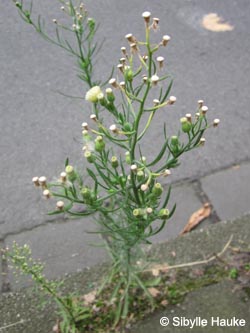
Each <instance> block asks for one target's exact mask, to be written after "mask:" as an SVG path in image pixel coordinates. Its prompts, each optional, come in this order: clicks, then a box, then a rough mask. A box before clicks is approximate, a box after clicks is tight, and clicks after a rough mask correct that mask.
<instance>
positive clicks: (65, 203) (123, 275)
mask: <svg viewBox="0 0 250 333" xmlns="http://www.w3.org/2000/svg"><path fill="white" fill-rule="evenodd" d="M14 2H15V1H14ZM24 2H25V1H20V2H15V5H16V7H17V8H18V12H19V14H20V15H21V17H22V18H23V19H24V21H25V22H27V23H28V24H29V25H31V26H32V27H33V28H34V29H35V30H36V31H37V32H38V33H39V34H40V35H41V36H42V37H43V38H44V39H45V40H47V41H49V42H51V43H53V44H55V45H57V46H59V47H61V48H62V49H64V50H66V51H67V52H68V53H70V54H71V55H72V56H74V57H75V59H76V63H77V65H78V68H79V71H80V72H79V78H80V79H81V80H83V81H84V82H85V83H86V95H85V100H86V104H88V105H90V106H91V107H92V113H91V114H90V119H89V121H88V122H87V120H86V121H85V122H83V124H82V138H83V158H84V159H85V162H84V166H85V170H84V171H79V170H77V169H76V168H75V167H74V166H72V165H71V164H69V161H68V160H66V165H65V170H63V171H62V173H61V174H60V176H59V178H58V180H57V181H53V182H49V181H47V179H46V177H44V176H42V177H34V178H33V183H34V185H35V186H36V187H38V188H41V189H42V192H43V195H44V196H45V197H46V198H48V199H52V200H53V199H56V200H57V202H56V209H55V210H54V211H53V212H50V213H49V214H50V215H55V214H67V215H70V216H73V217H77V218H81V217H86V216H90V215H91V216H94V218H95V220H96V222H97V224H98V226H99V227H98V230H97V231H96V232H97V233H100V234H101V235H102V236H103V240H104V242H105V244H106V248H107V249H108V251H109V253H110V254H111V257H112V260H113V261H112V262H113V264H112V269H111V271H110V274H109V275H108V276H107V277H106V279H105V281H104V283H103V285H102V287H101V288H100V291H99V292H100V293H101V292H102V290H104V289H105V288H106V287H107V286H108V285H109V284H110V283H113V284H114V288H113V293H112V299H113V300H114V302H115V303H116V304H117V309H116V317H115V323H118V322H119V320H120V319H121V318H126V316H127V314H128V312H129V308H130V305H131V302H132V301H133V297H132V295H131V290H132V289H133V290H134V288H138V289H141V290H142V291H143V293H145V295H147V297H148V298H149V300H150V302H151V304H152V306H153V304H154V302H153V298H152V296H151V295H150V293H149V292H148V289H147V286H146V284H145V283H144V281H143V278H142V276H141V274H140V272H141V269H142V268H139V266H138V264H137V260H138V257H140V255H141V253H142V245H143V244H147V243H150V238H151V237H152V236H154V235H156V234H157V233H159V232H161V230H162V229H163V228H164V227H165V225H166V223H167V221H168V220H169V219H170V218H171V217H172V215H173V214H174V211H175V208H176V207H175V205H174V206H173V207H169V198H170V194H171V187H170V185H168V186H163V184H164V182H165V181H164V179H165V177H169V176H170V175H171V169H173V168H176V167H177V166H178V165H179V163H180V162H179V157H180V156H181V155H183V154H184V153H187V152H188V151H190V150H193V149H196V148H200V147H202V146H203V145H204V143H205V138H204V133H205V131H206V130H207V129H208V128H209V127H216V126H218V124H219V119H215V120H214V121H213V122H212V123H209V122H208V120H207V111H208V108H207V106H205V105H204V103H203V100H199V101H198V107H197V109H196V111H195V114H194V115H191V114H186V115H185V116H183V117H182V118H181V119H180V127H179V128H178V129H177V130H176V132H177V133H176V135H175V136H168V135H167V131H166V126H165V125H163V129H162V136H163V144H162V146H161V147H160V149H159V151H158V153H157V154H156V155H155V156H146V154H144V151H143V149H142V145H141V143H142V142H143V140H144V139H145V137H146V136H147V134H148V131H149V129H150V125H151V123H152V120H153V118H154V117H159V120H160V121H163V120H162V119H161V117H162V113H160V112H159V110H161V109H166V111H164V114H166V112H167V109H168V108H171V105H172V104H174V103H175V102H176V97H174V96H170V90H171V87H172V82H173V81H172V78H171V76H170V75H169V74H168V73H166V74H165V73H164V70H165V61H164V57H163V56H162V55H163V54H165V50H166V47H167V46H168V44H169V41H170V37H169V36H168V35H164V36H160V37H159V41H158V43H152V42H151V32H152V31H157V30H159V18H152V17H151V14H150V12H144V13H143V14H142V23H143V26H144V29H145V39H144V40H142V41H141V40H138V39H137V37H136V36H135V35H133V34H131V33H129V34H126V35H125V41H126V46H122V47H121V58H120V59H119V61H118V62H119V63H118V65H117V69H116V71H117V72H116V73H115V71H112V72H111V76H110V77H109V78H108V79H107V81H106V82H101V81H95V80H94V75H93V57H94V56H95V55H96V54H97V53H98V50H99V48H98V46H97V44H96V43H95V41H94V37H95V33H96V30H97V29H96V23H95V20H94V19H93V18H90V17H89V16H88V13H87V11H86V8H85V6H84V5H83V4H82V3H77V4H76V3H74V2H73V1H72V0H70V1H68V2H65V1H60V0H59V2H60V3H61V10H62V11H63V13H64V14H65V15H66V16H68V17H69V21H70V24H69V25H65V24H62V23H61V22H60V20H58V19H54V20H53V23H54V26H55V35H54V36H50V35H48V34H47V33H46V29H45V24H44V21H43V20H42V19H41V17H40V16H39V17H38V18H37V19H33V15H32V5H30V7H27V5H26V4H24ZM64 33H66V36H67V37H65V34H64ZM70 35H71V36H70ZM72 40H73V41H72ZM118 57H119V56H118ZM114 73H115V74H114ZM152 96H153V98H152ZM107 115H109V116H108V117H107ZM164 118H165V116H164ZM107 119H112V122H110V123H107V122H108V120H107Z"/></svg>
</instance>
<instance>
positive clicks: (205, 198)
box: [193, 179, 221, 223]
mask: <svg viewBox="0 0 250 333" xmlns="http://www.w3.org/2000/svg"><path fill="white" fill-rule="evenodd" d="M193 188H194V190H195V193H196V195H197V196H198V198H199V199H200V200H201V202H202V203H203V204H205V203H206V202H209V203H210V204H211V207H212V211H211V214H210V216H209V218H210V219H211V221H212V222H213V223H217V222H220V221H221V218H220V217H219V215H218V213H217V212H216V210H215V208H214V207H213V204H212V202H211V200H210V198H209V196H208V195H207V194H206V192H205V191H204V190H203V188H202V185H201V181H200V180H199V179H198V180H196V181H194V182H193Z"/></svg>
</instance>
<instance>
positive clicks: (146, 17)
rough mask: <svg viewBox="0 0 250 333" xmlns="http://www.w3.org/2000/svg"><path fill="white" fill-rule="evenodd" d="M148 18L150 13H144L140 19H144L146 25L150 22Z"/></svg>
mask: <svg viewBox="0 0 250 333" xmlns="http://www.w3.org/2000/svg"><path fill="white" fill-rule="evenodd" d="M150 16H151V13H150V12H144V13H142V17H143V18H144V21H145V22H146V23H149V21H150Z"/></svg>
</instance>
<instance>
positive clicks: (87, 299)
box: [83, 290, 97, 305]
mask: <svg viewBox="0 0 250 333" xmlns="http://www.w3.org/2000/svg"><path fill="white" fill-rule="evenodd" d="M96 294H97V291H96V290H93V291H91V292H90V293H88V294H86V295H83V300H84V304H85V305H89V304H91V303H93V302H94V301H95V298H96Z"/></svg>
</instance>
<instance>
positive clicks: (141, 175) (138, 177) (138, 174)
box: [136, 170, 144, 182]
mask: <svg viewBox="0 0 250 333" xmlns="http://www.w3.org/2000/svg"><path fill="white" fill-rule="evenodd" d="M136 177H137V180H138V181H139V182H141V181H142V180H143V179H144V172H143V171H142V170H139V171H138V172H137V174H136Z"/></svg>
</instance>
